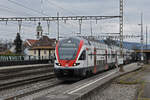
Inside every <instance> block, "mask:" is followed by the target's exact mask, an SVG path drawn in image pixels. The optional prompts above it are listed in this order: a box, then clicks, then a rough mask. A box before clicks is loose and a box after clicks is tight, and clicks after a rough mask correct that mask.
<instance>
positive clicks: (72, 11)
mask: <svg viewBox="0 0 150 100" xmlns="http://www.w3.org/2000/svg"><path fill="white" fill-rule="evenodd" d="M149 5H150V0H124V34H126V35H127V34H128V35H129V34H136V35H138V34H140V26H138V24H139V23H140V13H141V12H143V14H144V25H145V26H146V25H148V26H150V25H149V23H150V20H149V18H150V13H149V9H150V6H149ZM57 12H59V13H60V16H79V15H87V16H88V15H89V16H95V15H97V16H98V15H99V16H107V15H109V16H111V15H112V16H116V15H119V0H1V2H0V17H31V16H56V13H57ZM37 23H38V22H23V24H22V30H21V37H22V38H23V39H27V38H36V26H37ZM41 23H42V26H43V29H44V33H47V32H48V29H47V23H46V22H41ZM91 23H92V29H93V35H98V34H100V33H106V32H110V33H113V32H117V33H118V32H119V20H118V19H110V20H101V21H98V22H97V23H96V21H91ZM78 24H79V23H78V21H67V22H66V23H64V22H60V34H61V36H72V35H74V33H78V32H79V28H78V27H79V25H78ZM17 32H18V22H7V23H6V22H0V34H1V36H0V39H1V40H5V39H7V40H13V39H14V38H15V36H16V33H17ZM149 32H150V31H149ZM56 33H57V27H56V22H51V23H50V34H49V37H56ZM90 33H91V31H90V22H89V21H83V22H82V34H83V35H89V34H90ZM126 40H128V41H139V40H140V39H139V38H132V39H126Z"/></svg>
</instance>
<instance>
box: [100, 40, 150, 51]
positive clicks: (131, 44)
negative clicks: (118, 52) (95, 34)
mask: <svg viewBox="0 0 150 100" xmlns="http://www.w3.org/2000/svg"><path fill="white" fill-rule="evenodd" d="M100 42H101V43H105V42H104V40H100ZM116 42H117V44H118V45H119V43H120V41H116ZM123 47H124V48H127V49H140V48H141V44H140V43H136V42H126V41H124V42H123ZM144 49H146V45H144ZM147 49H150V45H147Z"/></svg>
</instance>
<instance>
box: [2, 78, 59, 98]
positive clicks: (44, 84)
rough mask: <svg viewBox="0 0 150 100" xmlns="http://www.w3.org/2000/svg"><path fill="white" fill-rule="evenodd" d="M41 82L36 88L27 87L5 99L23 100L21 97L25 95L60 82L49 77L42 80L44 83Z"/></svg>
mask: <svg viewBox="0 0 150 100" xmlns="http://www.w3.org/2000/svg"><path fill="white" fill-rule="evenodd" d="M42 84H43V85H42ZM42 84H40V85H39V86H37V87H36V88H32V89H30V90H29V89H28V88H27V90H28V91H24V92H21V93H19V94H16V95H13V96H9V97H7V98H5V100H23V99H25V98H24V97H26V96H29V95H32V94H34V93H38V92H41V91H44V90H46V89H49V88H51V87H54V86H57V85H59V84H61V81H58V80H54V79H49V80H47V81H44V83H42ZM25 100H26V99H25Z"/></svg>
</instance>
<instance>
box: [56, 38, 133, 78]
mask: <svg viewBox="0 0 150 100" xmlns="http://www.w3.org/2000/svg"><path fill="white" fill-rule="evenodd" d="M132 52H133V51H132V50H128V49H123V54H124V57H123V58H120V48H119V47H117V46H108V45H106V44H104V43H100V42H99V41H98V40H94V39H87V38H83V37H70V38H66V39H62V40H60V41H59V42H58V43H57V45H56V49H55V54H56V60H55V65H54V72H55V74H56V77H57V78H58V79H61V80H73V79H81V78H84V77H87V76H89V75H91V74H96V73H98V72H100V71H103V70H108V69H110V68H112V67H114V66H115V65H116V64H118V65H119V64H122V63H127V62H129V61H130V60H131V59H132V58H131V53H132Z"/></svg>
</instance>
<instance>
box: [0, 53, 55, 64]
mask: <svg viewBox="0 0 150 100" xmlns="http://www.w3.org/2000/svg"><path fill="white" fill-rule="evenodd" d="M47 63H51V64H53V63H54V57H51V56H50V57H35V56H1V55H0V66H14V65H29V64H47Z"/></svg>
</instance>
